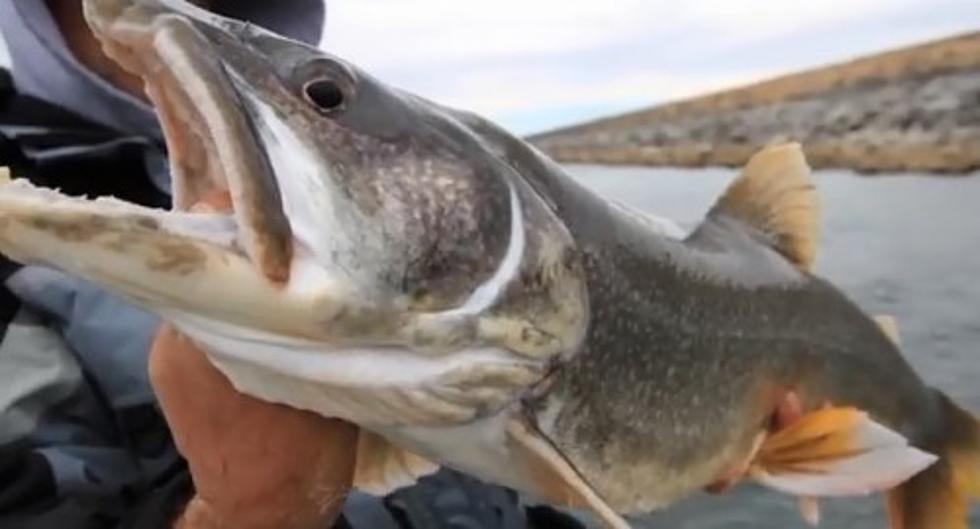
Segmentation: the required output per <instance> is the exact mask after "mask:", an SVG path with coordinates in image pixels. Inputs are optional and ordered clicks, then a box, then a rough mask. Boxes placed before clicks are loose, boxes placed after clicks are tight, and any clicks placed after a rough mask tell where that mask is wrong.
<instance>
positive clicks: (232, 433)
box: [150, 325, 357, 529]
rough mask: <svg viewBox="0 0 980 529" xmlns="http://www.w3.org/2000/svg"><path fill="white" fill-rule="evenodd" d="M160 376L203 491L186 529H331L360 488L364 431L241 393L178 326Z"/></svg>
mask: <svg viewBox="0 0 980 529" xmlns="http://www.w3.org/2000/svg"><path fill="white" fill-rule="evenodd" d="M150 380H151V382H152V384H153V388H154V390H155V391H156V394H157V397H158V398H159V401H160V405H161V407H162V408H163V413H164V416H165V417H166V419H167V422H168V423H169V425H170V428H171V430H172V431H173V435H174V440H175V442H176V444H177V448H178V450H180V453H181V454H183V456H184V457H185V458H186V459H187V461H188V464H189V466H190V471H191V475H192V476H193V479H194V486H195V489H196V495H195V497H194V498H193V499H192V500H191V502H190V503H189V504H188V505H187V508H186V509H185V511H184V513H183V514H182V515H181V517H180V520H179V521H178V523H177V526H176V527H177V529H205V528H206V529H213V528H219V527H222V528H223V527H228V528H232V527H233V528H236V529H237V528H242V529H323V528H325V527H329V526H330V524H331V523H332V521H333V520H334V519H335V518H336V516H337V515H338V514H339V512H340V509H341V507H342V505H343V500H344V497H345V495H346V491H347V489H348V488H349V486H350V483H351V479H352V474H353V466H354V458H355V449H356V446H357V428H356V427H355V426H353V425H350V424H347V423H344V422H341V421H338V420H328V419H324V418H322V417H320V416H318V415H315V414H313V413H309V412H305V411H299V410H296V409H293V408H289V407H286V406H281V405H277V404H270V403H267V402H263V401H260V400H257V399H254V398H252V397H249V396H247V395H243V394H241V393H238V392H237V391H236V390H235V389H234V388H233V387H232V385H231V383H230V382H229V381H228V379H227V378H225V376H224V375H223V374H221V372H219V371H218V370H217V369H215V367H214V366H212V365H211V363H210V361H209V360H208V359H207V358H206V357H205V356H204V354H203V353H202V352H201V351H200V350H199V349H198V348H197V347H195V346H194V345H193V344H192V343H191V342H190V340H188V339H187V338H185V337H183V336H181V335H180V334H178V333H177V332H176V331H175V330H173V329H172V328H171V327H170V326H169V325H165V326H164V327H163V328H162V329H161V331H160V332H159V334H158V336H157V338H156V340H155V342H154V344H153V348H152V350H151V353H150Z"/></svg>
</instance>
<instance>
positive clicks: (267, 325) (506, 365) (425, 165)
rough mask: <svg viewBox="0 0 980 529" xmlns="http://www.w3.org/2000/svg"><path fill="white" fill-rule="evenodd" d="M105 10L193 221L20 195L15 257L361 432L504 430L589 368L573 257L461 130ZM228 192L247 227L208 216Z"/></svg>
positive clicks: (267, 41) (93, 5)
mask: <svg viewBox="0 0 980 529" xmlns="http://www.w3.org/2000/svg"><path fill="white" fill-rule="evenodd" d="M84 6H85V13H86V18H87V20H88V22H89V25H90V26H91V28H92V29H93V31H94V33H95V34H96V36H97V37H98V38H99V39H100V41H101V42H102V44H103V47H104V49H105V50H106V52H107V54H108V55H109V56H110V57H112V58H113V59H115V60H116V61H117V62H119V63H120V64H121V65H122V66H124V67H125V68H126V69H128V70H130V71H132V72H133V73H135V74H138V75H139V76H141V77H142V78H143V79H144V81H145V85H146V93H147V95H148V97H149V99H150V100H151V101H152V102H153V104H154V106H155V107H156V109H157V111H158V115H159V117H160V121H161V124H162V127H163V130H164V133H165V137H166V141H167V145H168V150H169V155H170V162H171V171H172V175H173V190H174V196H173V199H174V208H173V210H171V211H163V210H156V209H151V208H146V207H141V206H138V205H134V204H129V203H125V202H121V201H118V200H114V199H105V198H104V199H98V200H94V201H91V200H84V199H77V198H69V197H66V196H63V195H61V194H59V193H57V192H55V191H53V190H48V189H41V188H36V187H33V186H31V185H30V184H28V183H26V182H21V181H16V182H13V183H9V184H6V185H4V186H2V187H0V251H2V252H4V253H5V254H7V255H8V256H10V257H11V258H13V259H15V260H18V261H22V262H32V263H39V264H45V265H49V266H54V267H57V268H60V269H63V270H65V271H67V272H69V273H73V274H76V275H79V276H82V277H85V278H87V279H89V280H92V281H95V282H97V283H100V284H102V285H104V286H106V287H108V288H110V289H112V290H114V291H115V292H117V293H119V294H121V295H123V296H126V297H128V298H129V299H131V300H133V301H134V302H136V303H138V304H140V305H143V306H145V307H147V308H149V309H151V310H154V311H156V312H157V313H159V314H160V315H162V316H163V317H164V318H165V319H168V320H170V321H171V322H173V323H174V324H175V325H177V327H178V328H179V329H181V330H182V331H184V332H185V333H186V334H188V335H190V336H191V337H192V338H193V339H195V340H196V341H197V342H198V343H200V344H201V345H202V347H203V348H204V349H205V350H206V351H207V352H208V353H209V357H210V358H211V359H212V361H214V362H215V364H216V365H217V366H218V367H219V368H221V369H222V371H224V372H225V374H226V375H228V376H229V378H231V379H232V382H234V383H235V384H236V386H238V387H239V389H242V390H244V391H246V392H248V393H251V394H253V395H256V396H259V397H262V398H266V399H267V400H274V401H279V402H286V403H289V404H293V405H295V406H297V407H302V408H308V409H314V410H316V411H319V412H321V413H323V414H325V415H334V416H340V417H343V418H347V419H350V420H354V421H355V422H361V423H364V422H374V423H386V422H396V423H397V422H406V423H419V422H425V421H434V422H440V421H442V422H458V421H462V420H469V419H471V418H473V417H474V416H477V415H480V414H486V413H491V412H492V411H493V410H495V409H499V408H500V407H501V406H503V405H505V404H506V403H507V402H511V401H513V400H514V399H515V398H517V397H518V396H519V395H520V394H521V392H522V391H525V390H526V389H527V388H528V387H529V386H531V385H532V384H534V383H535V381H538V380H540V379H541V377H542V376H543V374H544V373H545V372H546V371H547V370H548V369H549V366H550V365H551V364H552V363H553V362H554V361H555V360H556V359H557V358H560V357H563V356H567V355H569V354H572V353H573V352H574V351H575V350H576V349H577V347H578V345H579V344H580V342H581V340H582V339H583V336H584V333H585V328H586V322H587V318H588V310H587V299H586V298H587V295H586V291H585V282H584V278H583V274H582V270H581V268H580V265H579V263H578V262H577V260H576V259H575V258H574V252H573V251H572V250H573V242H572V240H571V236H570V235H569V234H568V232H567V230H566V229H565V227H564V225H563V224H562V223H561V222H560V221H559V220H558V219H557V217H556V215H555V214H554V212H553V211H552V210H551V208H550V207H549V206H548V205H547V203H546V202H545V201H544V200H543V199H541V197H540V196H538V194H537V193H536V192H535V191H534V190H533V188H532V186H531V185H529V184H528V182H526V181H525V180H524V179H523V178H522V176H521V175H520V173H519V172H517V171H516V170H515V169H514V168H513V167H511V166H510V164H509V163H507V161H506V160H505V159H504V158H503V157H501V156H500V154H499V152H497V150H495V149H494V148H492V147H491V146H488V145H486V144H485V143H484V142H482V141H481V140H480V139H479V138H478V136H477V135H476V134H475V133H474V132H473V131H472V130H470V129H469V128H468V126H467V125H465V124H464V123H463V121H464V120H461V119H459V115H457V114H455V113H454V111H450V110H448V109H445V108H443V107H440V106H438V105H435V104H432V103H429V102H427V101H424V100H421V99H419V98H417V97H414V96H411V95H409V94H405V93H403V92H400V91H397V90H394V89H391V88H389V87H387V86H385V85H383V84H381V83H379V82H377V81H376V80H374V79H373V78H371V77H370V76H368V75H366V74H364V73H363V72H361V71H359V70H358V69H357V68H356V67H354V66H353V65H350V64H349V63H346V62H344V61H342V60H341V59H338V58H336V57H333V56H331V55H329V54H325V53H323V52H321V51H319V50H316V49H314V48H310V47H307V46H305V45H302V44H299V43H296V42H293V41H290V40H287V39H284V38H282V37H280V36H278V35H275V34H272V33H269V32H267V31H264V30H262V29H259V28H256V27H253V26H250V25H248V24H244V23H241V22H237V21H233V20H228V19H224V18H222V17H219V16H217V15H214V14H212V13H209V12H207V11H204V10H202V9H199V8H197V7H195V6H193V5H191V4H188V3H186V2H183V1H180V0H85V1H84ZM119 177H120V178H125V175H119ZM214 190H226V191H227V192H228V194H229V195H230V198H231V208H230V210H229V211H197V210H193V207H192V206H193V205H194V204H196V203H197V202H199V201H200V200H201V199H202V198H203V197H205V196H207V195H208V194H209V193H212V192H213V191H214ZM359 390H363V395H362V396H360V397H358V395H359V393H358V391H359ZM385 391H389V393H388V394H386V393H385ZM386 395H387V396H386ZM331 402H332V403H334V404H335V405H331V404H325V403H331ZM345 402H346V404H344V403H345ZM379 403H380V404H379Z"/></svg>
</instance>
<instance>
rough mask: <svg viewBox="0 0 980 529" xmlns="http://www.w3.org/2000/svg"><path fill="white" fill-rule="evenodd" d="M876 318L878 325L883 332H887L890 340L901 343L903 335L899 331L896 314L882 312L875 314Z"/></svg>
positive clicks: (897, 343) (886, 334) (896, 343)
mask: <svg viewBox="0 0 980 529" xmlns="http://www.w3.org/2000/svg"><path fill="white" fill-rule="evenodd" d="M874 320H875V323H877V324H878V327H879V328H881V332H883V333H885V336H887V337H888V339H889V340H891V341H892V342H894V343H895V345H900V343H901V341H902V337H901V334H899V332H898V320H897V319H895V316H891V315H888V314H881V315H878V316H875V318H874Z"/></svg>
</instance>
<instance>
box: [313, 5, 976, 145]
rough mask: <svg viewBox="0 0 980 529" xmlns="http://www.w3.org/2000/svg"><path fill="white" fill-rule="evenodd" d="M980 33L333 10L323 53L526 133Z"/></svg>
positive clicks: (929, 26)
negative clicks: (957, 35) (900, 47)
mask: <svg viewBox="0 0 980 529" xmlns="http://www.w3.org/2000/svg"><path fill="white" fill-rule="evenodd" d="M976 29H980V0H800V1H793V0H588V1H586V0H494V1H486V0H481V1H473V0H470V1H466V0H455V1H453V0H329V12H328V16H327V35H326V38H325V41H324V44H325V47H326V48H327V49H328V50H330V51H332V52H334V53H336V54H338V55H340V56H342V57H345V58H347V59H350V60H352V61H354V62H356V63H358V64H359V65H361V66H362V67H363V68H366V69H367V70H368V71H370V72H372V73H373V74H375V75H376V76H378V77H380V78H382V79H384V80H386V81H389V82H391V83H394V84H396V85H398V86H401V87H403V88H407V89H410V90H412V91H414V92H417V93H420V94H422V95H425V96H427V97H430V98H433V99H436V100H439V101H441V102H444V103H449V104H452V105H455V106H460V107H464V108H467V109H471V110H475V111H478V112H480V113H482V114H485V115H487V116H489V117H491V118H493V119H496V120H498V121H500V122H502V123H503V124H504V125H505V126H507V127H509V128H511V129H513V130H515V131H518V132H525V133H526V132H534V131H539V130H543V129H547V128H551V127H555V126H559V125H563V124H568V123H572V122H576V121H579V120H582V119H585V118H592V117H597V116H601V115H605V114H609V113H612V112H621V111H625V110H630V109H634V108H637V107H642V106H645V105H650V104H653V103H658V102H664V101H669V100H672V99H676V98H678V97H683V96H688V95H693V94H697V93H702V92H705V91H710V90H715V89H718V88H723V87H726V86H730V85H733V84H738V83H744V82H747V81H752V80H757V79H762V78H766V77H769V76H772V75H775V74H779V73H784V72H789V71H793V70H797V69H801V68H807V67H810V66H815V65H821V64H826V63H828V62H834V61H838V60H841V59H846V58H849V57H851V56H854V55H859V54H862V53H866V52H871V51H877V50H882V49H887V48H890V47H894V46H898V45H902V44H907V43H913V42H916V41H919V40H923V39H929V38H935V37H942V36H946V35H949V34H951V33H954V32H962V31H967V30H976Z"/></svg>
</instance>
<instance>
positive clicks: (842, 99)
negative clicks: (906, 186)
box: [530, 32, 980, 173]
mask: <svg viewBox="0 0 980 529" xmlns="http://www.w3.org/2000/svg"><path fill="white" fill-rule="evenodd" d="M530 139H531V141H532V142H533V143H534V144H536V145H537V146H538V147H540V148H541V149H543V150H544V151H546V152H548V153H549V154H550V155H552V156H553V157H555V158H556V159H558V160H559V161H562V162H568V163H600V164H638V165H676V166H687V167H701V166H711V165H729V166H737V165H741V164H743V163H744V162H745V161H746V160H747V159H748V157H749V156H751V154H752V153H753V152H755V151H756V150H757V149H758V148H759V147H761V146H763V145H765V144H767V143H769V142H772V141H778V140H790V139H792V140H796V141H801V142H803V144H804V147H805V149H806V151H807V155H808V158H809V160H810V162H811V165H813V166H814V167H818V168H827V167H837V168H849V169H855V170H858V171H865V172H879V171H935V172H946V173H964V172H968V171H972V170H977V169H980V32H975V33H969V34H966V35H959V36H955V37H951V38H947V39H943V40H939V41H933V42H928V43H925V44H920V45H917V46H912V47H908V48H902V49H898V50H894V51H889V52H886V53H880V54H876V55H871V56H867V57H862V58H859V59H855V60H852V61H848V62H844V63H840V64H835V65H832V66H828V67H824V68H818V69H815V70H809V71H805V72H800V73H795V74H791V75H786V76H783V77H778V78H776V79H772V80H769V81H764V82H761V83H756V84H753V85H749V86H745V87H741V88H736V89H733V90H726V91H722V92H717V93H713V94H709V95H706V96H701V97H696V98H693V99H688V100H683V101H678V102H675V103H670V104H666V105H661V106H656V107H652V108H648V109H644V110H639V111H637V112H632V113H628V114H623V115H619V116H614V117H610V118H605V119H600V120H597V121H592V122H588V123H584V124H581V125H575V126H571V127H566V128H562V129H558V130H554V131H549V132H545V133H542V134H537V135H534V136H532V137H531V138H530Z"/></svg>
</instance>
